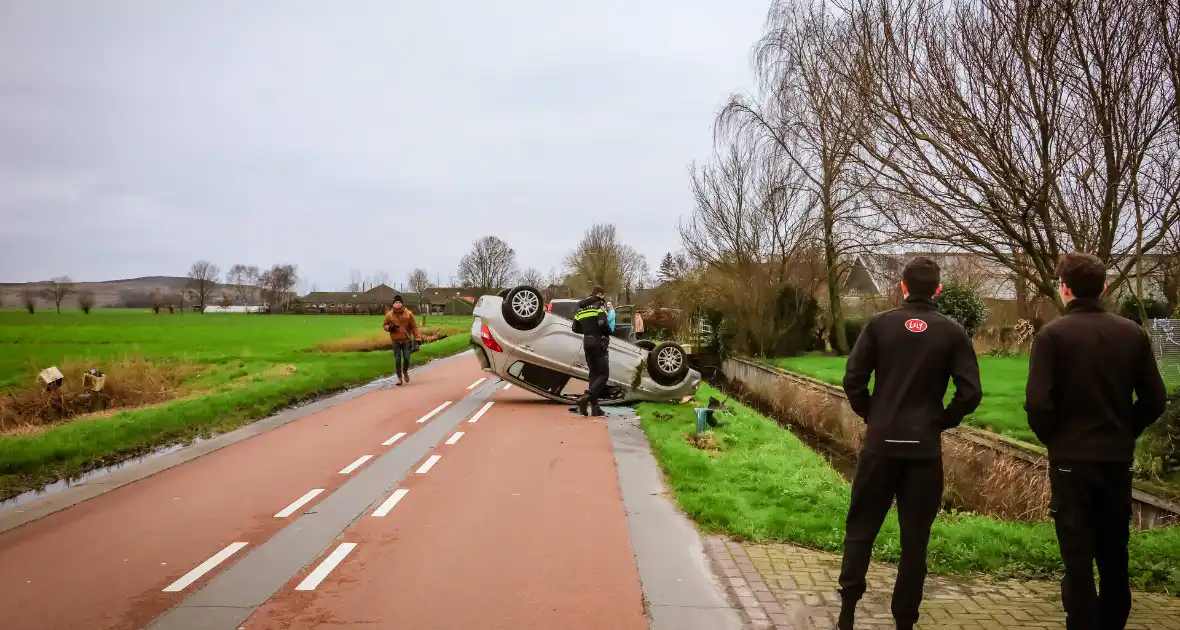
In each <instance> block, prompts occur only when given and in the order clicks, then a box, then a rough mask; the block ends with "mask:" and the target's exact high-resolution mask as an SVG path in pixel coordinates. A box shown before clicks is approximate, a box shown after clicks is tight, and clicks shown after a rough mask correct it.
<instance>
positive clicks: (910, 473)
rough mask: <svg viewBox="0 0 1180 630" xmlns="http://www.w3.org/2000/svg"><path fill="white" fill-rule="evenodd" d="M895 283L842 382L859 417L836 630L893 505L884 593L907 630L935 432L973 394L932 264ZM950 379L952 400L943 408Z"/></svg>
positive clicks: (938, 478)
mask: <svg viewBox="0 0 1180 630" xmlns="http://www.w3.org/2000/svg"><path fill="white" fill-rule="evenodd" d="M902 279H903V282H902V285H901V288H902V291H903V293H904V294H905V295H906V300H905V304H903V305H902V306H901V307H900V308H895V309H893V310H890V311H885V312H883V313H878V314H877V315H875V316H873V318H872V319H870V320H869V322H868V323H867V324H866V325H865V328H864V330H863V331H862V332H861V334H860V337H858V338H857V340H856V346H855V347H853V349H852V354H851V355H850V356H849V357H848V365H847V368H846V372H845V374H844V391H845V393H846V394H847V395H848V402H849V404H850V405H851V406H852V410H853V411H855V412H856V414H857V415H859V416H860V417H862V418H864V419H865V423H866V424H867V432H866V434H865V440H864V445H863V446H862V447H861V452H860V456H859V457H858V458H857V461H856V476H855V478H854V479H853V481H852V503H851V505H850V506H849V508H848V520H847V522H846V529H845V534H844V562H843V565H842V566H841V568H840V596H841V600H842V601H841V609H840V620H839V623H838V625H837V626H836V627H837V628H838V630H852V626H853V621H854V619H853V617H854V612H855V610H856V603H857V602H858V601H859V600H860V598H861V596H863V595H864V592H865V574H866V573H867V571H868V568H869V558H870V556H871V555H872V552H873V541H874V540H875V539H876V538H877V533H878V532H879V531H880V530H881V523H882V521H884V520H885V515H886V514H887V513H888V512H889V507H890V505H891V504H892V503H893V499H894V498H895V497H896V498H897V513H898V520H899V521H900V523H901V562H900V563H899V565H898V571H897V583H896V585H895V586H894V589H893V605H892V612H893V618H894V620H895V621H896V623H897V627H898V628H900V629H904V630H910V629H912V628H913V627H914V624H915V623H917V621H918V607H919V606H920V605H921V603H922V586H923V584H924V582H925V580H926V548H927V546H928V544H929V542H930V528H931V526H932V525H933V524H934V519H935V517H936V516H938V509H939V507H941V505H942V484H943V478H942V432H943V431H944V430H946V429H949V428H951V427H954V426H957V425H958V424H959V423H960V422H962V421H963V418H964V417H965V416H966V415H967V414H969V413H971V412H972V411H975V408H976V407H977V406H979V401H980V399H981V398H982V396H983V394H982V392H981V390H980V387H979V364H978V362H977V361H976V358H975V350H974V348H973V347H972V345H971V339H970V338H969V337H968V336H967V333H966V332H965V331H964V330H963V327H962V326H960V325H959V324H958V323H957V322H955V321H954V320H952V319H950V318H949V317H946V316H944V315H942V314H941V313H939V312H938V310H937V309H936V308H935V306H934V296H936V295H937V294H938V292H939V291H940V290H941V289H942V285H940V284H939V269H938V265H937V264H936V263H935V262H934V261H933V260H930V259H929V258H915V259H914V260H912V261H910V262H909V263H908V264H907V265H906V267H905V270H904V271H903V272H902ZM874 374H875V375H876V383H875V385H874V387H873V391H872V392H870V391H869V379H870V378H871V377H872V376H873V375H874ZM951 380H953V381H954V383H955V395H954V398H952V399H951V402H950V404H949V405H947V406H946V407H943V400H944V397H945V395H946V388H947V385H948V383H949V381H951Z"/></svg>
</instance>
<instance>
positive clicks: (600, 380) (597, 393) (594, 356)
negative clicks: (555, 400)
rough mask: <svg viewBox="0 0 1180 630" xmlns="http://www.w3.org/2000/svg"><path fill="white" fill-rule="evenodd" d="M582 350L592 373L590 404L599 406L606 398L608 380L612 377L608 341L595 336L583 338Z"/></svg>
mask: <svg viewBox="0 0 1180 630" xmlns="http://www.w3.org/2000/svg"><path fill="white" fill-rule="evenodd" d="M582 349H583V350H584V351H585V352H586V367H587V368H588V369H589V371H590V376H589V381H588V383H587V389H586V393H587V394H589V395H590V404H592V405H597V404H598V401H599V400H600V399H602V398H603V397H604V396H606V383H607V378H608V377H609V376H610V361H609V358H608V356H607V340H606V339H603V338H602V337H599V336H595V335H586V336H585V337H583V338H582Z"/></svg>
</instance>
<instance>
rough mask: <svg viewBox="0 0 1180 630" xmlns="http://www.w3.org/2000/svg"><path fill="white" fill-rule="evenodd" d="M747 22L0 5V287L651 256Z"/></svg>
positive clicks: (590, 9)
mask: <svg viewBox="0 0 1180 630" xmlns="http://www.w3.org/2000/svg"><path fill="white" fill-rule="evenodd" d="M766 8H767V2H766V0H733V1H731V2H723V1H721V0H717V1H716V2H705V1H703V0H694V1H688V2H679V1H676V0H652V1H651V2H645V3H636V2H628V1H624V0H607V1H605V2H599V3H580V4H574V3H555V2H550V1H548V0H517V1H515V2H509V3H487V2H477V1H475V0H460V1H457V2H450V3H390V2H386V1H377V0H373V1H351V2H342V3H325V2H319V1H312V0H300V1H292V0H287V1H280V0H265V1H262V0H253V1H251V2H229V1H225V0H217V1H210V0H205V1H202V2H174V3H152V2H142V1H131V0H104V1H103V2H86V1H83V0H74V1H67V0H41V1H39V2H31V3H6V4H5V5H4V6H3V8H0V218H2V223H0V225H2V226H3V227H2V228H0V281H23V280H30V279H38V278H44V277H49V276H53V275H59V274H63V273H68V274H71V275H73V276H74V277H76V278H79V279H90V280H97V279H105V278H112V277H128V276H137V275H149V274H180V273H183V272H184V271H185V269H186V268H187V266H188V264H189V263H190V262H191V261H193V260H195V259H197V258H208V259H210V260H213V261H215V262H217V263H218V264H220V265H221V266H222V267H223V268H225V267H228V266H229V265H231V264H233V263H235V262H253V263H256V264H269V263H272V262H280V261H289V262H294V263H297V264H299V266H300V270H301V272H302V275H303V276H304V277H305V278H307V279H308V280H309V281H311V282H315V283H316V284H318V285H319V286H320V287H321V288H325V289H329V288H335V287H337V286H339V285H341V284H343V283H344V282H345V281H346V279H347V272H348V269H350V268H352V267H359V268H362V269H366V270H377V269H385V270H388V271H390V272H391V273H392V274H393V276H394V278H395V279H401V278H402V277H404V275H405V274H406V273H407V271H408V270H409V269H410V268H412V267H415V266H422V267H426V268H427V269H429V270H430V271H431V274H432V275H435V274H436V273H437V274H441V276H442V277H443V279H444V280H445V279H446V278H447V276H448V275H450V273H451V272H452V270H453V269H454V266H455V264H456V263H457V261H458V258H459V257H460V256H461V255H462V254H463V253H464V251H465V250H466V248H467V247H468V245H469V243H470V241H472V240H473V239H475V238H478V237H479V236H482V235H484V234H487V233H495V234H497V235H499V236H501V237H503V238H505V239H506V240H507V241H508V242H509V243H511V244H512V245H513V246H514V247H515V248H516V249H517V251H518V252H519V255H520V259H521V262H522V264H524V265H526V266H535V267H538V268H541V269H548V268H550V267H553V266H557V265H559V264H560V262H561V259H562V256H563V255H564V253H565V252H566V251H567V250H568V249H569V248H570V247H572V245H573V244H574V242H575V241H576V239H577V238H578V237H579V235H580V234H581V232H582V231H583V230H584V229H585V228H586V227H588V225H589V223H590V221H591V219H590V217H595V218H597V219H598V220H604V221H611V222H614V223H616V224H618V226H619V230H620V233H621V235H622V236H623V238H624V239H625V240H626V241H627V242H629V243H631V244H633V245H634V246H635V247H636V248H637V249H639V250H640V251H641V252H643V253H645V254H647V255H648V257H649V258H652V259H658V258H659V257H660V256H662V254H663V252H665V251H667V250H670V249H673V248H675V247H676V246H677V242H678V239H677V236H676V224H677V221H678V220H679V218H680V217H681V216H682V215H683V214H684V213H686V212H687V211H688V210H689V209H690V207H691V206H690V204H691V198H690V196H689V193H688V187H687V181H686V173H685V165H686V164H687V163H688V162H690V161H692V160H694V159H702V158H705V157H707V156H708V153H709V151H710V141H711V137H710V127H709V124H710V120H711V116H712V114H713V113H714V111H715V110H716V108H717V107H718V106H719V105H720V104H721V102H722V101H723V100H724V97H725V95H726V94H727V93H728V92H730V91H732V90H734V89H738V88H740V87H742V86H744V85H746V84H748V83H749V72H748V69H747V60H748V50H749V46H750V44H751V43H752V41H753V39H754V38H755V37H756V36H757V35H758V32H759V29H760V27H761V23H762V18H763V16H764V13H765V10H766Z"/></svg>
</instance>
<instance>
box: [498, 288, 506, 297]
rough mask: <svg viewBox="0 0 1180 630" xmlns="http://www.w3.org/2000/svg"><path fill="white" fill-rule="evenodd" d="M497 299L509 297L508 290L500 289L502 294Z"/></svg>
mask: <svg viewBox="0 0 1180 630" xmlns="http://www.w3.org/2000/svg"><path fill="white" fill-rule="evenodd" d="M496 297H498V298H506V297H508V289H500V292H499V293H497V294H496Z"/></svg>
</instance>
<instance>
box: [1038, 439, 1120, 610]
mask: <svg viewBox="0 0 1180 630" xmlns="http://www.w3.org/2000/svg"><path fill="white" fill-rule="evenodd" d="M1049 483H1050V485H1051V486H1052V488H1053V498H1052V500H1051V501H1050V503H1049V511H1050V513H1051V514H1052V515H1053V520H1054V521H1055V522H1056V525H1057V543H1058V545H1059V546H1060V547H1061V559H1062V560H1063V561H1064V562H1065V577H1064V578H1063V579H1062V580H1061V601H1062V604H1063V605H1064V607H1065V615H1066V628H1068V630H1090V629H1093V630H1123V628H1124V627H1125V626H1126V625H1127V617H1128V616H1129V615H1130V614H1131V585H1130V580H1129V578H1128V577H1127V562H1128V559H1127V542H1128V540H1129V539H1130V535H1131V531H1130V523H1131V470H1130V465H1129V464H1126V463H1121V464H1120V463H1111V462H1054V463H1053V464H1052V465H1051V466H1050V467H1049ZM1095 563H1097V565H1098V579H1099V580H1100V582H1101V592H1099V591H1098V590H1096V589H1095V588H1094V564H1095Z"/></svg>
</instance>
